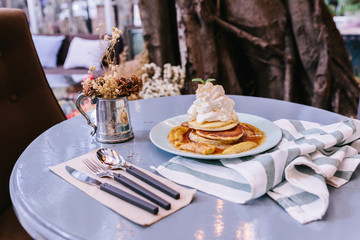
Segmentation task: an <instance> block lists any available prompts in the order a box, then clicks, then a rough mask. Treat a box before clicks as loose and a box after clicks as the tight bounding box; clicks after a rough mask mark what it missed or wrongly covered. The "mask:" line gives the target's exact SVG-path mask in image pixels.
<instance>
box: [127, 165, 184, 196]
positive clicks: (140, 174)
mask: <svg viewBox="0 0 360 240" xmlns="http://www.w3.org/2000/svg"><path fill="white" fill-rule="evenodd" d="M126 172H128V173H130V174H131V175H133V176H135V177H137V178H138V179H140V180H142V181H144V182H146V183H147V184H149V185H150V186H152V187H154V188H156V189H158V190H160V191H161V192H163V193H165V194H167V195H169V196H170V197H172V198H174V199H179V198H180V193H178V192H177V191H175V190H174V189H172V188H170V187H168V186H166V185H165V184H163V183H161V182H159V181H158V180H156V179H154V178H152V177H150V176H149V175H147V174H146V173H144V172H142V171H140V170H139V169H137V168H135V167H133V166H129V167H126Z"/></svg>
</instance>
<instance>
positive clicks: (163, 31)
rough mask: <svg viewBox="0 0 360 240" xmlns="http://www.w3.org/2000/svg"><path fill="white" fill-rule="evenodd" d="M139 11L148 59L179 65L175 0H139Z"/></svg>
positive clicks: (161, 63)
mask: <svg viewBox="0 0 360 240" xmlns="http://www.w3.org/2000/svg"><path fill="white" fill-rule="evenodd" d="M139 12H140V18H141V22H142V29H143V36H144V42H145V45H146V48H147V50H148V52H149V59H150V61H151V62H154V63H156V65H158V66H163V65H164V64H165V63H171V64H173V65H179V64H180V53H179V42H178V34H177V23H176V9H175V0H152V1H146V0H139Z"/></svg>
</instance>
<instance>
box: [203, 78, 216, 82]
mask: <svg viewBox="0 0 360 240" xmlns="http://www.w3.org/2000/svg"><path fill="white" fill-rule="evenodd" d="M213 81H216V79H215V78H208V79H206V81H205V82H213Z"/></svg>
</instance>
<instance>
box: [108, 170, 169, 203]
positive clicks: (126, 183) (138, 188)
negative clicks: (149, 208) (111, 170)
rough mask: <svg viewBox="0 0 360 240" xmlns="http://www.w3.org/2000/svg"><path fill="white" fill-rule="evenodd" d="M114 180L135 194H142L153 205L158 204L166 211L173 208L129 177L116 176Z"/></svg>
mask: <svg viewBox="0 0 360 240" xmlns="http://www.w3.org/2000/svg"><path fill="white" fill-rule="evenodd" d="M114 179H115V180H116V181H118V182H119V183H121V184H122V185H124V186H126V187H128V188H130V189H131V190H133V191H134V192H136V193H138V194H140V195H141V196H143V197H144V198H146V199H149V200H150V201H152V202H153V203H156V204H157V205H159V206H160V207H162V208H164V209H166V210H169V209H170V208H171V204H170V203H169V202H167V201H166V200H164V199H162V198H160V197H159V196H156V195H155V194H153V193H152V192H150V191H148V190H146V189H145V188H143V187H142V186H140V185H139V184H137V183H136V182H134V181H132V180H130V179H128V178H127V177H125V176H123V175H121V174H115V175H114Z"/></svg>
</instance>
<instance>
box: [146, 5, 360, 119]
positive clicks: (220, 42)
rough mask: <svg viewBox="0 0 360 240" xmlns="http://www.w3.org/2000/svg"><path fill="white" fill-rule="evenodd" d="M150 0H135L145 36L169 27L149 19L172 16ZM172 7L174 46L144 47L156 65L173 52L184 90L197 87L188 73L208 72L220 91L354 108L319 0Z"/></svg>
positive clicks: (347, 72) (342, 52) (346, 66)
mask: <svg viewBox="0 0 360 240" xmlns="http://www.w3.org/2000/svg"><path fill="white" fill-rule="evenodd" d="M140 2H142V1H140ZM143 2H145V1H143ZM155 2H157V4H154V2H153V1H151V3H152V4H151V7H154V8H156V9H154V8H152V9H149V6H148V7H145V6H144V5H142V6H141V5H140V12H141V17H143V16H146V13H147V14H149V13H151V14H152V15H151V18H150V15H147V17H148V18H147V20H144V19H143V23H144V21H148V22H147V23H146V24H144V26H143V28H144V29H145V32H146V34H147V35H146V36H145V39H148V40H150V39H151V38H161V37H166V38H169V34H173V33H174V30H173V29H168V30H167V31H168V32H166V33H165V32H164V31H159V30H157V29H160V28H157V25H156V24H154V23H153V22H156V21H157V22H161V25H167V26H169V27H170V25H171V28H173V27H174V25H173V24H171V23H170V22H171V21H174V17H172V16H166V19H164V18H161V20H160V18H159V17H157V20H155V19H153V17H154V15H161V16H164V15H165V14H161V11H162V10H161V9H162V8H163V6H162V5H161V4H160V2H161V0H157V1H155ZM147 4H149V3H147ZM167 7H168V8H169V6H167ZM176 8H177V27H178V31H177V32H178V37H177V38H178V39H179V41H180V44H179V45H180V50H179V49H178V48H174V47H173V46H172V47H170V44H160V43H159V44H152V45H151V44H150V46H149V45H148V47H150V49H151V48H152V47H153V46H157V47H158V48H161V49H162V50H161V51H160V50H158V51H157V53H156V54H159V55H161V57H160V56H158V55H155V52H153V53H152V52H150V49H149V56H150V58H151V57H152V58H154V59H159V60H158V61H159V62H157V64H158V65H162V64H163V63H165V62H164V59H166V57H169V56H173V55H176V53H179V52H180V54H181V60H182V66H183V67H184V68H185V70H186V73H187V77H188V79H187V83H188V84H187V86H186V92H187V93H194V91H195V89H196V87H197V84H196V83H191V79H192V78H195V77H201V78H204V79H206V78H209V77H212V78H216V79H217V83H218V84H221V85H223V86H224V88H225V91H226V93H227V94H243V95H249V96H260V97H268V98H275V99H282V100H286V101H292V102H297V103H302V104H307V105H311V106H315V107H319V108H323V109H326V110H331V111H334V112H337V113H340V114H343V115H347V116H355V115H356V113H357V102H358V95H359V86H358V84H357V82H356V81H355V79H354V77H353V75H352V67H351V63H350V59H349V54H348V51H347V49H346V47H345V43H344V41H343V39H342V37H341V35H340V33H339V31H338V30H337V28H336V26H335V23H334V21H333V20H332V16H331V15H330V13H329V11H328V9H327V7H326V5H325V4H324V1H323V0H287V1H286V0H272V1H266V0H255V1H248V0H235V1H234V0H217V1H216V0H195V1H190V0H176ZM155 17H156V16H155ZM150 19H151V22H152V23H151V24H149V22H150ZM150 25H151V26H150ZM162 27H164V26H162ZM163 29H164V28H163ZM158 35H159V36H158ZM148 42H151V41H148ZM171 63H175V62H171Z"/></svg>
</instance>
